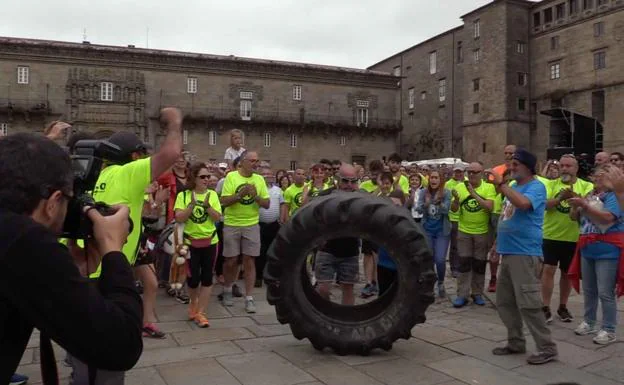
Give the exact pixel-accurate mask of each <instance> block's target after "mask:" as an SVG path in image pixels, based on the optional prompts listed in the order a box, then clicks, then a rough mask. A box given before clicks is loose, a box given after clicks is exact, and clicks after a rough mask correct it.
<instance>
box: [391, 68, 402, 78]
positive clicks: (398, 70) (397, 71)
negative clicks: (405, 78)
mask: <svg viewBox="0 0 624 385" xmlns="http://www.w3.org/2000/svg"><path fill="white" fill-rule="evenodd" d="M392 74H393V75H394V76H401V66H396V67H394V68H393V69H392Z"/></svg>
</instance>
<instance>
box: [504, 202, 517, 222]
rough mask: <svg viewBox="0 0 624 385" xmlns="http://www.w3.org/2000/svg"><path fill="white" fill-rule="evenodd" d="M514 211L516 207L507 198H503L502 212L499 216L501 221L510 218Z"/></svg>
mask: <svg viewBox="0 0 624 385" xmlns="http://www.w3.org/2000/svg"><path fill="white" fill-rule="evenodd" d="M515 211H516V209H515V207H514V205H512V204H511V203H510V202H509V201H508V200H507V199H505V201H504V202H503V210H502V214H501V216H500V220H501V222H502V221H506V220H509V219H511V217H513V215H514V212H515Z"/></svg>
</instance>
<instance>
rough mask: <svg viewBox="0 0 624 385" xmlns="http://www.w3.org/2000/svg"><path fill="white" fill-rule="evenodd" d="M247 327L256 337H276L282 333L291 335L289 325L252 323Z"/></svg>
mask: <svg viewBox="0 0 624 385" xmlns="http://www.w3.org/2000/svg"><path fill="white" fill-rule="evenodd" d="M245 329H247V330H249V331H250V332H252V333H253V334H254V335H255V336H256V337H274V336H282V335H290V334H292V332H291V331H290V326H289V325H255V324H254V325H250V326H247V327H245Z"/></svg>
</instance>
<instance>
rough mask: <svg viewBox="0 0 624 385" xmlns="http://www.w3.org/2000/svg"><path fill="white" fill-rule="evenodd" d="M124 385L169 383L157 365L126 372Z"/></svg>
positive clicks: (163, 384)
mask: <svg viewBox="0 0 624 385" xmlns="http://www.w3.org/2000/svg"><path fill="white" fill-rule="evenodd" d="M124 385H167V383H166V382H165V380H164V379H163V378H162V376H161V375H160V373H159V372H158V369H156V368H155V367H150V368H142V369H133V370H131V371H129V372H127V373H126V381H125V384H124Z"/></svg>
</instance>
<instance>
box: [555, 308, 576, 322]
mask: <svg viewBox="0 0 624 385" xmlns="http://www.w3.org/2000/svg"><path fill="white" fill-rule="evenodd" d="M557 315H558V316H559V319H560V320H561V322H572V321H573V320H574V317H572V314H570V311H569V310H568V308H567V307H565V306H563V305H561V306H559V309H557Z"/></svg>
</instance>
